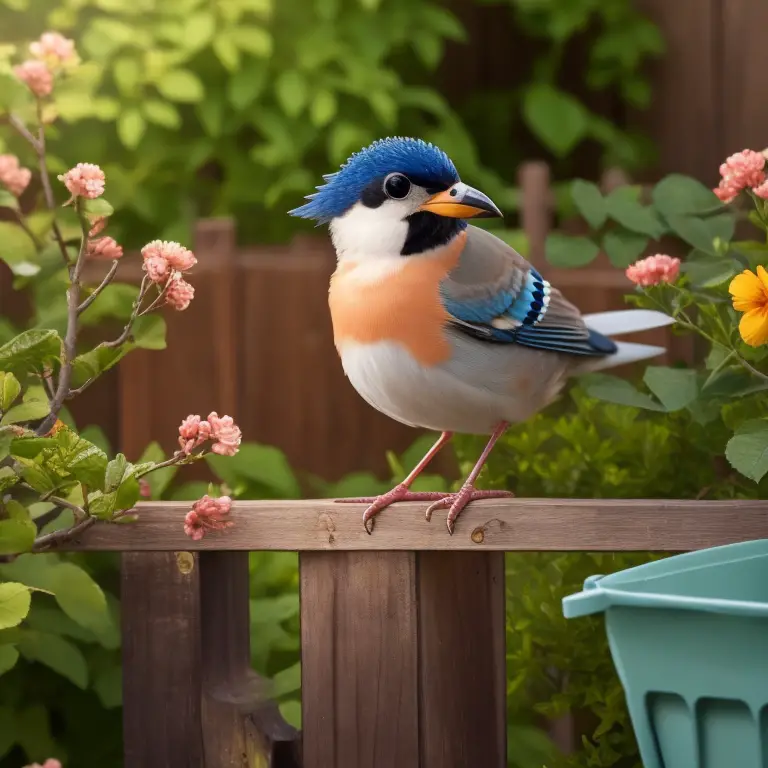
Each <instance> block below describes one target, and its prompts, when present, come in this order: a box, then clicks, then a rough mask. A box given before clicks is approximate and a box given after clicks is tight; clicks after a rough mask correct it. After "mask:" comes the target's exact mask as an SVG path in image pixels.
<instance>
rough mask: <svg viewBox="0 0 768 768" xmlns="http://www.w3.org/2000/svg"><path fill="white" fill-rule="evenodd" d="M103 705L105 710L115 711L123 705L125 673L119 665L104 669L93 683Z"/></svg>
mask: <svg viewBox="0 0 768 768" xmlns="http://www.w3.org/2000/svg"><path fill="white" fill-rule="evenodd" d="M93 689H94V690H95V691H96V694H97V695H98V697H99V699H100V700H101V704H102V706H103V707H104V708H105V709H114V708H115V707H119V706H120V705H121V704H122V703H123V671H122V669H121V668H120V665H119V664H115V665H114V666H111V667H109V668H108V669H104V670H102V671H101V672H99V674H98V675H97V676H96V679H95V680H94V681H93Z"/></svg>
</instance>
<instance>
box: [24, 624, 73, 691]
mask: <svg viewBox="0 0 768 768" xmlns="http://www.w3.org/2000/svg"><path fill="white" fill-rule="evenodd" d="M19 650H20V651H21V654H22V656H24V658H26V659H28V660H29V661H39V662H40V663H41V664H45V665H46V666H47V667H50V668H51V669H52V670H53V671H54V672H58V674H60V675H61V676H62V677H66V678H67V680H69V681H70V682H72V683H74V684H75V685H76V686H78V687H79V688H83V689H85V688H87V687H88V665H87V663H86V661H85V657H84V656H83V654H82V652H81V651H80V649H79V648H78V647H77V646H76V645H74V643H71V642H70V641H69V640H65V639H64V638H63V637H61V636H60V635H49V634H46V633H44V632H32V631H29V632H25V633H24V636H23V639H22V641H21V642H20V643H19Z"/></svg>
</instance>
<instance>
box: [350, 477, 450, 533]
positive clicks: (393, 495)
mask: <svg viewBox="0 0 768 768" xmlns="http://www.w3.org/2000/svg"><path fill="white" fill-rule="evenodd" d="M443 496H445V494H444V493H441V492H440V491H410V490H408V486H406V485H404V484H403V483H400V484H399V485H396V486H395V487H394V488H393V489H392V490H391V491H387V492H386V493H382V494H381V496H362V497H357V498H354V499H336V502H337V503H338V504H368V505H369V506H368V509H366V510H365V512H363V525H364V526H365V530H366V531H368V533H372V532H373V518H374V515H376V514H378V513H379V512H381V510H382V509H386V508H387V507H388V506H389V505H390V504H394V503H395V502H396V501H434V500H435V499H442V498H443Z"/></svg>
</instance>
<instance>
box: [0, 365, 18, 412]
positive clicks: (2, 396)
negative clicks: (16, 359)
mask: <svg viewBox="0 0 768 768" xmlns="http://www.w3.org/2000/svg"><path fill="white" fill-rule="evenodd" d="M20 392H21V384H20V383H19V380H18V379H17V378H16V377H15V376H14V375H13V374H12V373H3V372H2V371H0V411H7V410H8V409H9V408H10V407H11V405H12V404H13V401H14V400H15V399H16V398H17V397H18V396H19V393H20Z"/></svg>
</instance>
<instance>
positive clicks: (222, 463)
mask: <svg viewBox="0 0 768 768" xmlns="http://www.w3.org/2000/svg"><path fill="white" fill-rule="evenodd" d="M205 459H206V461H207V462H208V464H209V465H210V467H211V468H212V469H213V471H214V472H215V473H216V475H217V476H218V477H220V478H221V479H222V480H223V481H224V482H225V483H227V485H229V486H230V488H235V487H236V486H237V485H239V484H240V483H241V482H242V481H254V482H256V483H259V484H260V485H262V486H264V488H265V489H267V490H268V491H272V493H273V494H274V495H275V496H276V497H277V498H283V499H295V498H298V497H299V496H300V494H301V492H300V488H299V483H298V480H297V479H296V475H295V474H294V472H293V470H292V469H291V466H290V464H289V463H288V460H287V459H286V457H285V454H284V453H283V452H282V451H281V450H279V449H278V448H274V447H273V446H270V445H260V444H259V443H246V444H244V445H241V446H240V450H239V452H238V453H237V454H236V455H235V456H217V455H216V454H207V455H206V457H205Z"/></svg>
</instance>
